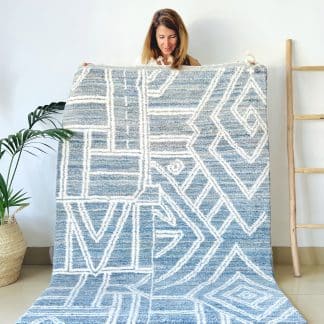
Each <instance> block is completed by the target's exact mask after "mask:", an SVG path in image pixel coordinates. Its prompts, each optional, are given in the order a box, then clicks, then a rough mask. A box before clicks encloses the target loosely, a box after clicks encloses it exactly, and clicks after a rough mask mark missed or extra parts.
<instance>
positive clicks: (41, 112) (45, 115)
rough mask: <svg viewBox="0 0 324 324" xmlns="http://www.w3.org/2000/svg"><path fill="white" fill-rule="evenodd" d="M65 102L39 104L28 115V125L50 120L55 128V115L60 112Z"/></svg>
mask: <svg viewBox="0 0 324 324" xmlns="http://www.w3.org/2000/svg"><path fill="white" fill-rule="evenodd" d="M64 107H65V102H63V101H60V102H53V103H51V104H49V105H45V106H39V107H37V108H36V109H35V110H34V111H33V112H31V113H30V114H29V115H28V127H29V128H32V127H33V126H34V125H35V124H36V123H38V122H43V123H44V122H50V123H51V124H52V125H53V126H54V127H55V128H56V123H57V119H56V118H55V115H56V114H58V113H60V112H62V110H64Z"/></svg>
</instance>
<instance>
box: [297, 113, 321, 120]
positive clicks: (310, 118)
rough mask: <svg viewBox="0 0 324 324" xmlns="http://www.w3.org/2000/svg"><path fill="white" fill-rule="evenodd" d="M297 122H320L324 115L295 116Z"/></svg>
mask: <svg viewBox="0 0 324 324" xmlns="http://www.w3.org/2000/svg"><path fill="white" fill-rule="evenodd" d="M294 119H295V120H318V119H324V114H313V115H294Z"/></svg>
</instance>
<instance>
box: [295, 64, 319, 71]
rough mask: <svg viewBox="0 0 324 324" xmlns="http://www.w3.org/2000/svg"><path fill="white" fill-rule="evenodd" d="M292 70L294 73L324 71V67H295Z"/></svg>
mask: <svg viewBox="0 0 324 324" xmlns="http://www.w3.org/2000/svg"><path fill="white" fill-rule="evenodd" d="M291 69H292V70H294V71H324V66H323V65H317V66H316V65H313V66H293V67H292V68H291Z"/></svg>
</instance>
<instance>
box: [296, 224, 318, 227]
mask: <svg viewBox="0 0 324 324" xmlns="http://www.w3.org/2000/svg"><path fill="white" fill-rule="evenodd" d="M296 227H297V228H324V224H297V225H296Z"/></svg>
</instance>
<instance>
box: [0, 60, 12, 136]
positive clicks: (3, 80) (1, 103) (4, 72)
mask: <svg viewBox="0 0 324 324" xmlns="http://www.w3.org/2000/svg"><path fill="white" fill-rule="evenodd" d="M3 62H4V63H2V64H0V71H1V73H0V93H1V96H0V116H1V117H0V118H1V120H0V124H1V125H3V126H4V124H5V123H6V124H7V123H9V124H11V122H12V120H11V116H12V112H13V109H12V104H13V88H14V84H13V80H14V79H15V77H14V76H13V75H12V73H11V71H10V67H9V66H8V62H7V61H6V60H4V61H3ZM0 129H1V131H0V138H2V137H5V136H6V135H7V134H6V133H2V131H5V129H4V127H0Z"/></svg>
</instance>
